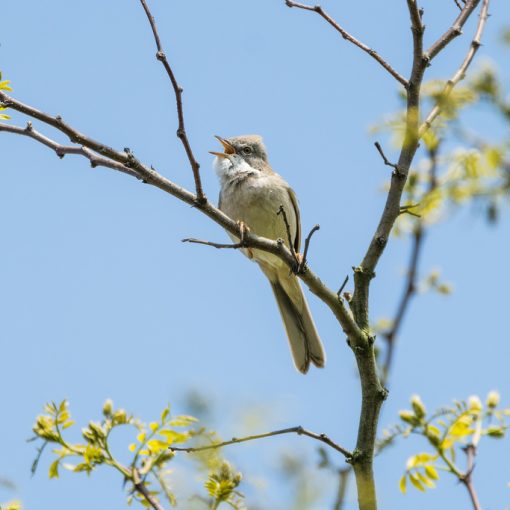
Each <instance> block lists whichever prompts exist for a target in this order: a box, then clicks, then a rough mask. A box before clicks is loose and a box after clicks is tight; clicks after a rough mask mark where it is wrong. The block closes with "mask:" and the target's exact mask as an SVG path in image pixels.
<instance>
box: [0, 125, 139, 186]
mask: <svg viewBox="0 0 510 510" xmlns="http://www.w3.org/2000/svg"><path fill="white" fill-rule="evenodd" d="M0 131H4V132H6V133H13V134H16V135H22V136H28V137H29V138H33V139H34V140H36V141H38V142H40V143H42V144H43V145H45V146H46V147H49V148H50V149H52V150H54V151H55V154H56V155H57V156H58V157H59V158H63V157H64V156H65V155H66V154H76V155H80V156H85V157H86V158H87V159H88V160H89V161H90V166H91V167H92V168H95V167H97V166H103V167H106V168H111V169H112V170H117V171H119V172H122V173H124V174H128V175H131V176H132V177H136V178H137V179H141V177H140V175H139V174H138V173H137V172H136V171H134V170H132V169H131V168H128V167H127V166H125V165H123V164H122V163H118V162H116V161H112V160H111V159H108V158H103V157H102V156H99V155H98V154H96V153H95V152H94V151H92V150H90V149H88V148H87V147H84V146H81V147H80V146H79V145H61V144H59V143H57V142H55V141H54V140H52V139H51V138H48V137H47V136H45V135H43V134H42V133H39V131H36V130H35V129H34V128H33V127H32V124H31V123H30V122H28V123H27V126H26V127H24V128H23V127H20V126H13V125H11V124H3V123H0Z"/></svg>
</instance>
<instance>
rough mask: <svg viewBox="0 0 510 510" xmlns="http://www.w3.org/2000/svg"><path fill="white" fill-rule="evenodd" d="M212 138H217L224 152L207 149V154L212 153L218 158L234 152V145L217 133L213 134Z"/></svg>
mask: <svg viewBox="0 0 510 510" xmlns="http://www.w3.org/2000/svg"><path fill="white" fill-rule="evenodd" d="M214 138H217V139H218V141H219V142H220V143H221V145H223V149H224V150H225V152H214V151H209V154H214V155H215V156H218V157H220V158H226V157H227V156H229V155H231V154H235V153H236V150H235V149H234V146H233V145H232V144H230V143H229V142H227V140H225V139H224V138H222V137H221V136H218V135H214Z"/></svg>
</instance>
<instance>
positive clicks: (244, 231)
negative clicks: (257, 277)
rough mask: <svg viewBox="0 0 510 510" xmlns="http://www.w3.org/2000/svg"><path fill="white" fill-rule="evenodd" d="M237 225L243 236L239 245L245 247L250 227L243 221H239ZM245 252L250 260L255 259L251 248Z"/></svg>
mask: <svg viewBox="0 0 510 510" xmlns="http://www.w3.org/2000/svg"><path fill="white" fill-rule="evenodd" d="M236 223H237V226H238V227H239V232H240V234H241V237H240V238H239V244H240V245H241V246H244V243H245V236H246V234H247V233H248V232H249V231H250V227H248V225H247V224H246V223H245V222H244V221H243V220H238V221H237V222H236ZM245 251H246V255H247V256H248V258H249V259H252V258H253V252H252V250H251V249H250V248H246V249H245Z"/></svg>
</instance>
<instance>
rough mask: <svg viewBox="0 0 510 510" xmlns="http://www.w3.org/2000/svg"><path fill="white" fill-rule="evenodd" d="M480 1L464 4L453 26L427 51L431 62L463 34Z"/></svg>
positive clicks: (472, 0)
mask: <svg viewBox="0 0 510 510" xmlns="http://www.w3.org/2000/svg"><path fill="white" fill-rule="evenodd" d="M479 3H480V0H469V1H467V2H466V3H465V4H464V7H463V8H462V9H461V11H460V13H459V15H458V16H457V19H456V20H455V21H454V22H453V24H452V26H451V27H450V28H449V29H448V30H447V31H446V32H445V33H444V34H443V35H442V36H441V37H440V38H439V39H438V40H437V41H436V42H435V43H434V44H432V46H431V47H430V48H429V49H428V51H427V56H428V58H429V60H432V59H433V58H434V57H435V56H436V55H437V54H438V53H440V52H441V51H442V50H443V49H444V48H445V47H446V46H447V45H448V44H449V43H450V42H451V41H453V39H455V38H456V37H458V36H459V35H461V34H462V27H463V26H464V24H465V23H466V21H467V20H468V19H469V17H470V16H471V14H472V13H473V11H474V10H475V9H476V6H477V5H478V4H479Z"/></svg>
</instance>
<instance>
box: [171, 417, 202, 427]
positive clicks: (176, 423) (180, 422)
mask: <svg viewBox="0 0 510 510" xmlns="http://www.w3.org/2000/svg"><path fill="white" fill-rule="evenodd" d="M197 421H198V420H197V418H195V417H193V416H186V415H182V416H176V417H175V418H173V419H172V420H171V421H170V422H169V423H168V424H169V425H170V426H171V427H189V426H190V425H191V424H192V423H196V422H197Z"/></svg>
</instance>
